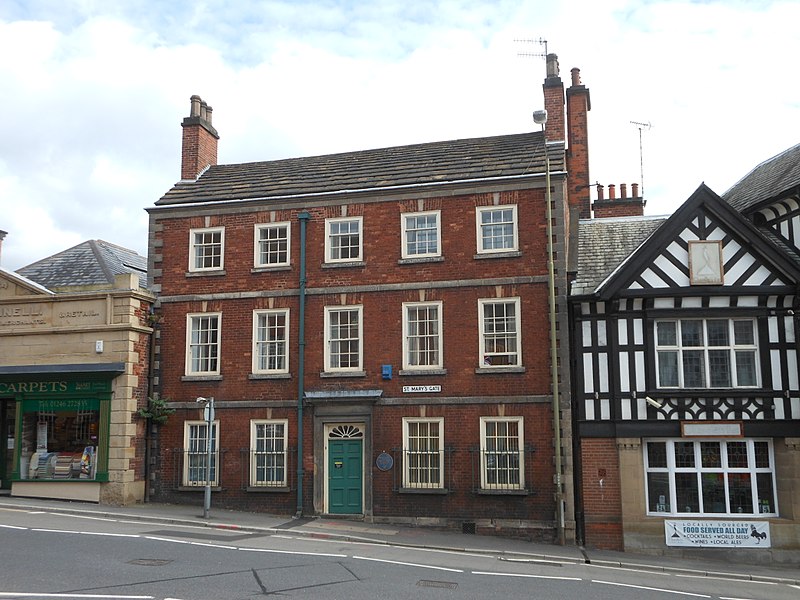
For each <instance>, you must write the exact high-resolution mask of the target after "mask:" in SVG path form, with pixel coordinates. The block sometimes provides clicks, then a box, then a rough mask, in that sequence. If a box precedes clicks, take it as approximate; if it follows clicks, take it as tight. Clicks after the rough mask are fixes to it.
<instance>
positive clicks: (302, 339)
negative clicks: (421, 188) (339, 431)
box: [295, 210, 311, 518]
mask: <svg viewBox="0 0 800 600" xmlns="http://www.w3.org/2000/svg"><path fill="white" fill-rule="evenodd" d="M297 218H298V219H299V220H300V323H299V325H298V333H297V335H298V342H297V348H298V351H299V357H298V359H297V513H296V514H295V517H298V518H299V517H302V516H303V476H304V474H305V472H304V470H303V396H304V395H305V387H304V384H305V376H306V365H305V358H306V334H305V330H306V226H307V225H308V220H309V219H310V218H311V215H310V214H309V213H308V211H305V210H304V211H303V212H301V213H300V214H298V215H297Z"/></svg>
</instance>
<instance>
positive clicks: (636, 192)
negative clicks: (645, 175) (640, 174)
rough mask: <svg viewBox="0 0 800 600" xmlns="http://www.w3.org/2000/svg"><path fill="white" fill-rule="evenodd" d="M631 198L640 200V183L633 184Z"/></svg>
mask: <svg viewBox="0 0 800 600" xmlns="http://www.w3.org/2000/svg"><path fill="white" fill-rule="evenodd" d="M631 197H632V198H638V197H639V184H638V183H632V184H631Z"/></svg>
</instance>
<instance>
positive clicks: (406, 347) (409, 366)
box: [403, 301, 444, 371]
mask: <svg viewBox="0 0 800 600" xmlns="http://www.w3.org/2000/svg"><path fill="white" fill-rule="evenodd" d="M419 308H427V309H431V308H435V309H436V334H435V335H419V334H417V335H415V336H414V340H417V341H425V340H434V339H435V344H436V350H435V351H436V358H437V360H436V363H435V364H425V365H420V364H413V363H412V361H411V347H412V345H414V344H412V339H411V336H412V332H411V329H412V327H411V322H410V319H409V312H410V310H411V309H419ZM418 352H419V353H423V352H424V351H418ZM443 354H444V343H443V337H442V302H441V301H437V302H403V369H404V370H409V371H425V370H431V369H441V368H442V367H443V365H444V357H443Z"/></svg>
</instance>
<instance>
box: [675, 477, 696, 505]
mask: <svg viewBox="0 0 800 600" xmlns="http://www.w3.org/2000/svg"><path fill="white" fill-rule="evenodd" d="M675 495H676V498H677V500H676V501H677V503H678V512H679V513H696V512H700V502H699V498H698V494H697V474H695V473H675Z"/></svg>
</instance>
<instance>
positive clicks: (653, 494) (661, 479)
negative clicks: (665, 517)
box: [647, 473, 670, 512]
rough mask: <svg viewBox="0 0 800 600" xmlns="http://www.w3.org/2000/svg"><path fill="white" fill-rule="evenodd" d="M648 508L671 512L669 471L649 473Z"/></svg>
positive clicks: (654, 510) (652, 510)
mask: <svg viewBox="0 0 800 600" xmlns="http://www.w3.org/2000/svg"><path fill="white" fill-rule="evenodd" d="M647 508H648V510H649V511H650V512H669V511H670V506H669V473H648V474H647Z"/></svg>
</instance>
